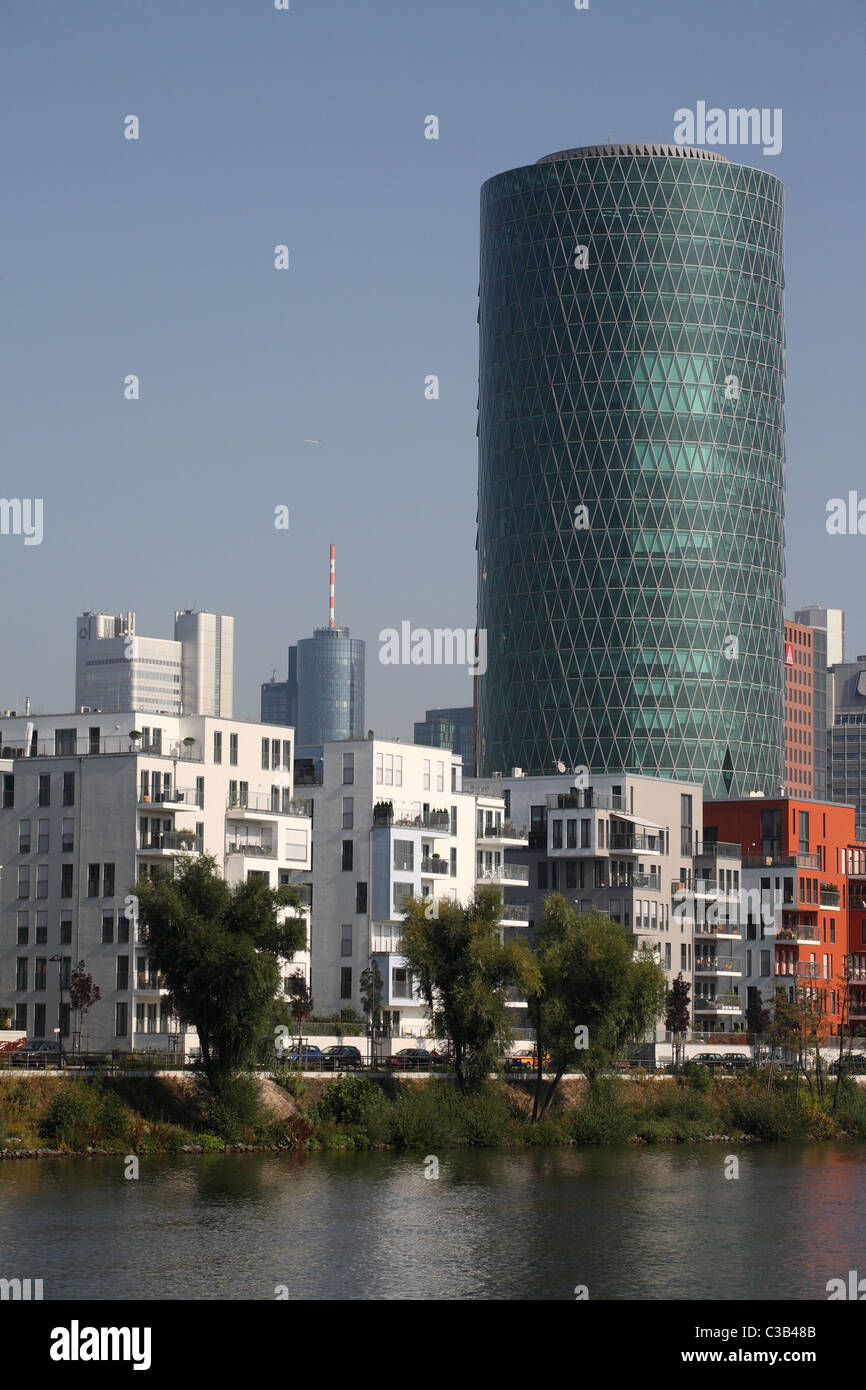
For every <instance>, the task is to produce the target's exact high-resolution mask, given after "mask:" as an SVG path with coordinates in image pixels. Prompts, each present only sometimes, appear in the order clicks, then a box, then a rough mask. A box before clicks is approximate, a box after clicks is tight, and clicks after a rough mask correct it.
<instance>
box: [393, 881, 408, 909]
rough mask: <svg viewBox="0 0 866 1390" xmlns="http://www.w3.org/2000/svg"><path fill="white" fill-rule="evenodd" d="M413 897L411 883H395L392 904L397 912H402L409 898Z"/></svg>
mask: <svg viewBox="0 0 866 1390" xmlns="http://www.w3.org/2000/svg"><path fill="white" fill-rule="evenodd" d="M411 896H412V885H411V883H395V884H394V888H393V892H392V899H391V900H392V902H393V904H394V911H395V912H402V911H403V908H404V904H405V902H406V899H407V898H411Z"/></svg>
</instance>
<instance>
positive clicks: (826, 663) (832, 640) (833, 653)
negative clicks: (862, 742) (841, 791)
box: [794, 605, 845, 801]
mask: <svg viewBox="0 0 866 1390" xmlns="http://www.w3.org/2000/svg"><path fill="white" fill-rule="evenodd" d="M794 622H796V623H801V624H802V625H803V626H804V627H806V628H809V629H810V630H811V633H812V674H813V682H814V684H813V694H812V709H813V718H814V730H815V735H814V742H815V792H814V795H815V799H816V800H817V801H830V800H831V799H832V796H831V781H832V779H831V775H830V766H829V757H830V734H829V729H830V727H831V725H832V723H833V689H834V677H833V672H832V670H830V669H829V668H830V667H832V666H836V665H838V664H839V663H841V662H842V661H844V660H845V614H844V613H843V611H842V609H841V608H820V607H818V606H817V605H813V606H811V607H808V608H798V609H797V610H796V612H795V613H794Z"/></svg>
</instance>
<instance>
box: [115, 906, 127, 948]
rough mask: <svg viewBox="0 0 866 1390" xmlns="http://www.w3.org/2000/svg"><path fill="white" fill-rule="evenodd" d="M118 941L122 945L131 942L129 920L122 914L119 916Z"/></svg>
mask: <svg viewBox="0 0 866 1390" xmlns="http://www.w3.org/2000/svg"><path fill="white" fill-rule="evenodd" d="M117 940H118V942H121V943H122V942H124V941H128V940H129V918H128V917H125V916H124V915H123V913H122V912H119V913H118V914H117Z"/></svg>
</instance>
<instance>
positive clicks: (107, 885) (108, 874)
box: [102, 822, 170, 898]
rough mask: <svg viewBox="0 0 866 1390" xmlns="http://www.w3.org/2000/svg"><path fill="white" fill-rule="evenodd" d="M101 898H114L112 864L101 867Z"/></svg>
mask: <svg viewBox="0 0 866 1390" xmlns="http://www.w3.org/2000/svg"><path fill="white" fill-rule="evenodd" d="M163 824H164V825H169V826H170V822H163ZM102 896H103V897H104V898H113V897H114V865H113V864H103V866H102Z"/></svg>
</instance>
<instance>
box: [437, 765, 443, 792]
mask: <svg viewBox="0 0 866 1390" xmlns="http://www.w3.org/2000/svg"><path fill="white" fill-rule="evenodd" d="M436 790H437V792H444V790H445V764H444V763H440V762H437V763H436Z"/></svg>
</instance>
